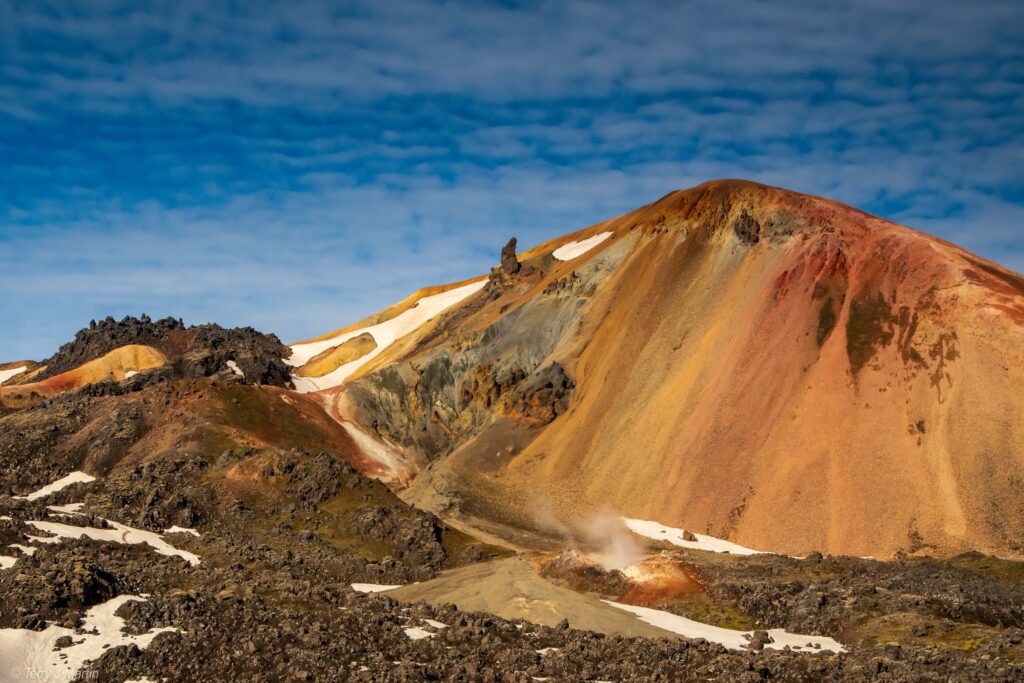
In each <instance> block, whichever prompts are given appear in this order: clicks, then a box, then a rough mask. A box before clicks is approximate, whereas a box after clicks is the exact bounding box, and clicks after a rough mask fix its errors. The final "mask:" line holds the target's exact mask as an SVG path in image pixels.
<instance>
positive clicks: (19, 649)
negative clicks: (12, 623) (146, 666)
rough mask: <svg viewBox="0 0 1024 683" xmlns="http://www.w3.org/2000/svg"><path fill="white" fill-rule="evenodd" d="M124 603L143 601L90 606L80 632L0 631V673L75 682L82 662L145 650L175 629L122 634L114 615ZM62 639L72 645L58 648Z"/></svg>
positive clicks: (54, 628)
mask: <svg viewBox="0 0 1024 683" xmlns="http://www.w3.org/2000/svg"><path fill="white" fill-rule="evenodd" d="M127 602H145V600H144V599H142V598H140V597H138V596H134V595H121V596H118V597H116V598H114V599H112V600H108V601H107V602H105V603H103V604H102V605H97V606H96V607H93V608H92V609H90V610H89V611H88V612H86V613H85V617H84V618H83V619H82V622H83V623H82V628H81V631H82V632H81V633H79V632H76V631H75V629H70V628H64V627H62V626H56V625H54V624H49V625H47V627H46V629H45V630H43V631H29V630H26V629H20V628H5V629H0V671H2V672H3V674H4V675H7V674H8V673H9V672H10V673H11V674H14V673H15V672H17V675H18V676H19V677H22V678H24V679H26V680H28V679H30V678H31V679H32V680H40V681H71V680H76V678H77V676H76V674H77V673H78V671H79V669H81V668H82V667H83V666H85V664H86V662H92V661H96V660H97V659H99V658H100V657H101V656H103V653H104V652H107V651H108V650H109V649H110V648H112V647H118V646H121V645H135V646H136V647H138V648H139V649H145V648H147V647H149V645H150V643H152V642H153V639H154V638H156V637H157V636H158V635H160V634H161V633H169V632H174V631H177V630H178V629H176V628H174V627H172V626H165V627H162V628H155V629H153V630H151V631H148V632H146V633H142V634H139V635H128V634H125V633H124V626H125V622H124V619H122V618H121V617H118V616H116V615H115V614H114V613H115V612H116V611H117V610H118V608H120V607H121V605H124V604H125V603H127ZM64 636H69V637H70V638H71V639H72V644H71V645H69V646H67V647H63V648H59V649H58V648H57V640H58V639H60V638H62V637H64Z"/></svg>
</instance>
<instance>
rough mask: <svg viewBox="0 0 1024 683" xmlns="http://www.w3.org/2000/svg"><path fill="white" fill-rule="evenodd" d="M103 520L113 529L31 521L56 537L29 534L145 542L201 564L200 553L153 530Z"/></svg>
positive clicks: (167, 552)
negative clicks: (179, 548) (170, 541)
mask: <svg viewBox="0 0 1024 683" xmlns="http://www.w3.org/2000/svg"><path fill="white" fill-rule="evenodd" d="M103 521H105V522H106V523H107V524H109V525H110V526H112V527H113V529H97V528H95V527H88V526H70V525H68V524H60V523H58V522H39V521H30V522H28V524H30V525H31V526H34V527H35V528H37V529H39V530H40V531H45V532H47V533H50V534H53V535H54V536H55V537H56V538H55V539H51V538H34V537H32V536H29V538H30V539H32V540H38V541H41V542H43V543H54V542H59V541H60V539H62V538H74V539H77V538H82V537H85V538H91V539H93V540H95V541H108V542H111V543H123V544H126V545H136V544H139V543H145V544H146V545H148V546H149V547H150V548H152V549H153V550H154V551H156V552H157V553H158V554H160V555H166V556H167V557H180V558H182V559H184V560H185V561H186V562H188V563H189V564H190V565H192V566H193V567H194V566H196V565H197V564H199V556H198V555H196V554H194V553H190V552H188V551H186V550H178V549H177V548H175V547H174V546H173V545H171V544H170V543H168V542H167V541H165V540H164V539H162V538H160V536H159V535H158V534H155V533H153V532H152V531H143V530H142V529H133V528H132V527H130V526H125V525H124V524H118V523H117V522H112V521H110V520H109V519H106V520H103Z"/></svg>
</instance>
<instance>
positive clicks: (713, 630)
mask: <svg viewBox="0 0 1024 683" xmlns="http://www.w3.org/2000/svg"><path fill="white" fill-rule="evenodd" d="M602 602H606V603H608V604H609V605H611V606H612V607H617V608H619V609H621V610H625V611H627V612H632V613H633V614H635V615H636V616H637V617H638V618H639V619H640V621H642V622H644V623H647V624H650V625H651V626H657V627H658V628H661V629H665V630H666V631H671V632H672V633H677V634H679V635H681V636H683V637H684V638H704V639H705V640H707V641H710V642H712V643H718V644H720V645H722V646H724V647H727V648H729V649H730V650H743V649H746V647H747V644H748V643H749V642H750V636H751V635H753V631H734V630H732V629H729V628H721V627H718V626H712V625H710V624H702V623H701V622H699V621H694V620H693V619H687V618H686V617H681V616H678V615H676V614H672V613H671V612H663V611H661V610H657V609H651V608H649V607H637V606H636V605H623V604H621V603H618V602H612V601H611V600H603V601H602ZM768 635H769V636H771V637H772V640H773V641H774V642H771V643H767V644H766V645H765V647H766V648H769V649H772V650H781V649H782V648H784V647H786V646H787V645H788V646H789V647H790V649H792V650H796V651H798V652H818V651H820V650H830V651H832V652H845V651H846V650H845V648H843V646H842V645H840V644H839V643H838V642H836V641H835V640H833V639H832V638H826V637H825V636H803V635H800V634H799V633H790V632H789V631H785V630H783V629H781V628H772V629H768Z"/></svg>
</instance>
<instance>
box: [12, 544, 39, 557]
mask: <svg viewBox="0 0 1024 683" xmlns="http://www.w3.org/2000/svg"><path fill="white" fill-rule="evenodd" d="M7 547H8V548H14V549H15V550H20V551H21V552H23V553H25V554H26V555H30V556H31V555H35V554H36V551H37V550H39V548H33V547H32V546H30V545H21V544H19V543H12V544H10V545H9V546H7Z"/></svg>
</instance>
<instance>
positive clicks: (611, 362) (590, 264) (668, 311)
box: [323, 181, 1024, 555]
mask: <svg viewBox="0 0 1024 683" xmlns="http://www.w3.org/2000/svg"><path fill="white" fill-rule="evenodd" d="M520 259H521V261H522V264H523V267H522V269H520V270H519V271H518V272H515V273H509V272H504V271H502V270H495V271H494V272H492V274H491V276H490V278H489V280H488V282H487V284H486V286H485V287H483V289H482V290H481V291H478V292H475V293H473V294H472V295H471V296H469V297H468V298H466V299H464V300H461V301H459V302H458V303H457V305H454V306H452V307H451V308H449V309H448V310H445V311H444V312H443V313H441V314H440V315H439V316H437V317H436V318H433V319H431V320H430V321H429V322H428V323H426V324H424V325H422V326H421V327H419V328H417V329H416V330H414V331H413V332H411V333H409V334H407V335H406V336H405V337H404V338H403V339H401V340H400V341H399V342H396V343H395V344H393V345H392V346H391V347H390V348H389V349H388V351H387V353H386V354H382V355H381V356H379V357H378V358H377V360H376V362H375V363H374V365H373V367H372V368H368V369H367V371H365V372H362V373H360V374H357V375H354V376H352V377H350V378H348V380H347V381H346V382H345V383H344V384H342V385H341V386H338V387H335V388H332V389H330V390H329V391H327V392H324V393H323V397H324V400H325V402H326V403H327V405H328V406H329V408H331V409H332V410H333V411H334V412H335V413H336V415H338V416H339V417H342V418H345V419H347V420H351V421H354V422H356V423H358V424H359V425H361V426H362V427H363V428H364V429H365V430H367V431H369V432H371V433H373V434H375V435H377V436H379V437H381V438H382V439H383V440H385V441H386V442H387V443H388V444H389V445H391V446H397V447H399V448H400V449H401V450H402V452H403V455H404V456H405V457H406V458H407V459H408V460H409V461H410V462H414V463H418V466H419V467H420V469H421V470H422V473H421V474H420V475H419V477H418V478H417V480H416V481H415V482H414V484H413V486H412V489H411V490H410V492H409V496H410V497H412V498H415V499H416V500H417V502H419V503H420V504H422V505H425V506H427V507H433V508H435V509H441V508H444V509H446V510H448V511H456V512H459V513H461V514H466V515H471V516H472V515H475V516H477V517H491V518H495V517H497V518H500V521H504V522H512V523H514V524H519V525H530V524H533V523H534V522H535V520H536V517H537V516H538V510H545V511H547V512H545V513H544V514H550V513H551V512H553V513H554V514H555V515H557V516H561V517H563V518H571V517H572V516H574V515H582V514H585V513H586V512H587V511H588V510H590V509H593V508H597V507H601V506H611V507H613V508H615V509H616V510H617V511H618V512H620V513H621V514H624V515H626V516H629V517H636V518H643V519H652V520H657V521H660V522H662V523H665V524H668V525H671V526H676V527H683V528H687V529H692V530H694V531H697V532H703V533H708V534H711V535H714V536H719V537H723V538H728V539H730V540H732V541H735V542H736V543H739V544H741V545H744V546H748V547H754V548H762V549H769V550H775V551H779V552H786V553H806V552H809V551H811V550H820V551H824V552H830V553H849V554H857V555H888V554H891V553H893V552H895V551H897V550H907V551H911V552H913V551H927V552H939V553H947V552H957V551H961V550H966V549H978V550H983V551H986V552H996V553H1002V554H1011V555H1021V554H1024V503H1021V497H1020V491H1021V490H1022V483H1024V482H1022V474H1021V472H1022V471H1024V468H1022V466H1024V401H1022V400H1021V397H1024V279H1022V278H1021V276H1019V275H1017V274H1015V273H1012V272H1010V271H1008V270H1006V269H1004V268H1002V267H1000V266H998V265H996V264H994V263H991V262H988V261H985V260H984V259H981V258H979V257H977V256H974V255H972V254H970V253H968V252H966V251H964V250H963V249H960V248H958V247H956V246H955V245H952V244H949V243H947V242H944V241H942V240H939V239H937V238H934V237H931V236H928V235H925V234H922V233H919V232H916V231H914V230H912V229H909V228H906V227H903V226H899V225H896V224H893V223H891V222H888V221H885V220H882V219H880V218H877V217H874V216H870V215H868V214H865V213H863V212H861V211H858V210H855V209H853V208H851V207H849V206H845V205H843V204H839V203H837V202H833V201H829V200H826V199H821V198H818V197H811V196H806V195H801V194H797V193H794V192H789V191H786V190H782V189H777V188H771V187H765V186H762V185H757V184H754V183H749V182H743V181H716V182H711V183H706V184H704V185H701V186H699V187H695V188H692V189H689V190H684V191H678V192H673V193H672V194H669V195H667V196H666V197H664V198H662V199H660V200H659V201H657V202H654V203H653V204H650V205H648V206H645V207H642V208H641V209H638V210H637V211H634V212H632V213H629V214H626V215H624V216H620V217H618V218H615V219H612V220H610V221H607V222H605V223H602V224H599V225H595V226H592V227H591V228H588V229H586V230H583V231H580V232H578V233H575V234H572V235H566V236H564V237H562V238H559V239H557V240H552V241H551V242H548V243H546V244H543V245H540V246H538V247H535V248H533V249H530V250H528V251H526V252H523V253H522V254H520ZM428 465H429V467H428Z"/></svg>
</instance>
